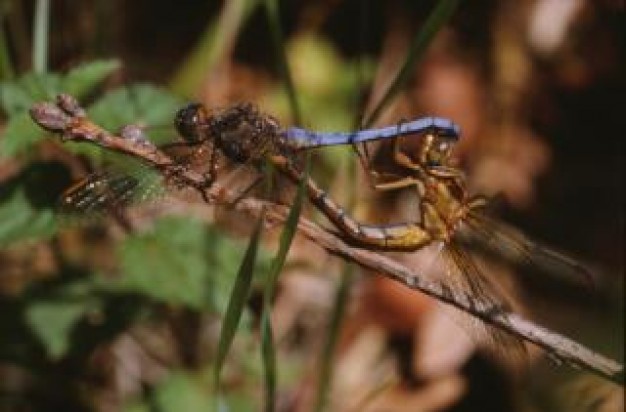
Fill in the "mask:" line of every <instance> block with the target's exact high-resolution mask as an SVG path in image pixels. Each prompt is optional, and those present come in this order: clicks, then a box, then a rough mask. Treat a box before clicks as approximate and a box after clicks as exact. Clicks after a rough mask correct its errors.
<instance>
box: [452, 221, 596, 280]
mask: <svg viewBox="0 0 626 412" xmlns="http://www.w3.org/2000/svg"><path fill="white" fill-rule="evenodd" d="M465 223H467V229H469V230H461V231H459V236H460V237H459V239H460V242H462V243H465V244H468V245H477V246H479V247H481V248H484V249H486V250H485V251H486V252H488V253H491V254H493V255H495V256H496V257H498V258H500V259H504V260H505V261H507V262H509V263H511V264H513V265H516V266H527V267H532V268H534V269H538V270H540V271H543V272H547V273H550V274H552V275H554V276H555V277H558V279H559V280H561V281H565V282H568V283H572V284H577V285H579V286H581V285H582V286H585V287H591V286H593V284H594V281H593V278H594V274H593V272H592V271H591V269H589V268H588V267H586V266H585V265H583V264H581V263H580V262H578V261H577V260H576V259H574V258H571V257H569V256H567V255H565V254H563V253H560V252H556V251H554V250H552V249H550V248H549V247H547V246H544V245H541V244H539V243H537V242H534V241H532V240H531V239H529V238H528V237H526V236H525V235H524V234H523V233H522V232H520V231H519V230H517V229H514V228H512V227H510V226H508V225H506V224H504V223H502V222H499V221H497V220H495V219H493V218H491V217H489V216H487V215H485V214H483V213H480V212H472V213H470V214H469V215H468V216H467V218H466V219H465Z"/></svg>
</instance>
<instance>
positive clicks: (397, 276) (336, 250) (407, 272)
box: [30, 95, 624, 384]
mask: <svg viewBox="0 0 626 412" xmlns="http://www.w3.org/2000/svg"><path fill="white" fill-rule="evenodd" d="M30 113H31V116H32V118H33V120H34V121H35V122H36V123H37V124H39V125H40V126H41V127H43V128H44V129H46V130H48V131H51V132H54V133H60V134H62V136H63V139H65V140H72V141H87V142H90V143H93V144H96V145H99V146H102V147H104V148H106V149H109V150H114V151H117V152H121V153H124V154H127V155H130V156H133V157H135V158H137V159H140V160H142V161H144V162H145V163H147V164H148V165H150V166H152V167H154V168H156V169H158V170H159V171H161V172H163V173H175V174H176V176H177V178H178V179H179V180H182V181H184V182H186V183H188V184H189V185H190V186H192V187H195V188H196V189H198V190H200V191H202V194H203V196H204V197H205V198H206V199H220V198H221V199H223V198H224V193H225V190H226V189H225V188H222V187H218V185H212V186H211V187H207V182H206V177H205V176H203V175H201V174H199V173H197V172H194V171H193V170H190V169H188V168H180V167H179V166H177V165H176V163H175V162H174V161H173V160H172V159H171V158H170V157H169V156H168V155H166V154H165V153H163V152H162V151H161V150H159V149H158V148H157V147H156V146H154V145H152V144H149V143H146V142H142V143H141V144H138V143H137V140H133V139H129V138H128V137H126V138H124V137H121V136H117V135H114V134H112V133H110V132H108V131H106V130H104V129H102V128H101V127H100V126H98V125H96V124H94V123H93V122H91V121H90V120H89V119H88V118H87V116H86V114H85V112H84V110H83V109H82V108H81V107H80V106H79V105H78V103H77V102H76V100H75V99H74V98H72V97H71V96H68V95H60V96H59V97H58V98H57V102H56V104H52V103H48V102H45V103H38V104H36V105H34V106H33V107H32V108H31V111H30ZM171 169H174V171H172V170H171ZM264 206H265V207H266V209H267V218H268V219H270V220H274V221H278V222H283V221H284V220H285V219H286V217H287V214H288V209H287V208H286V207H284V206H280V205H276V204H268V203H267V202H263V201H261V200H258V199H254V198H245V199H242V200H241V201H239V202H238V203H237V204H236V206H235V208H236V209H237V210H240V211H244V212H246V213H249V214H252V215H255V216H259V215H260V213H261V211H262V210H263V207H264ZM298 230H299V231H300V233H302V234H303V235H304V236H306V237H307V238H309V239H310V240H312V241H313V242H315V243H317V244H318V245H320V246H321V247H323V248H324V249H326V250H327V251H328V252H330V253H332V254H334V255H337V256H340V257H342V258H343V259H347V260H350V261H352V262H355V263H357V264H359V265H360V266H362V267H363V268H366V269H369V270H372V271H374V272H376V273H380V274H382V275H384V276H386V277H388V278H390V279H393V280H395V281H397V282H400V283H402V284H403V285H405V286H406V287H408V288H410V289H414V290H418V291H420V292H422V293H425V294H427V295H429V296H432V297H434V298H435V299H438V300H440V301H442V302H444V303H447V304H449V305H452V306H454V307H456V308H458V309H460V310H462V311H464V312H466V313H468V314H470V315H472V316H474V317H476V318H479V319H481V320H482V321H483V322H486V323H488V324H490V325H493V326H495V327H498V328H501V329H503V330H505V331H507V332H509V333H511V334H513V335H515V336H517V337H519V338H521V339H524V340H527V341H529V342H532V343H534V344H536V345H537V346H539V347H541V348H543V349H544V350H546V351H547V352H548V354H549V355H551V357H552V358H554V359H557V360H559V361H562V362H564V363H567V364H570V365H572V366H574V367H579V368H584V369H588V370H589V371H591V372H594V373H596V374H598V375H600V376H602V377H604V378H606V379H609V380H611V381H613V382H616V383H620V384H623V380H624V376H623V375H624V367H623V365H621V364H620V363H618V362H616V361H614V360H612V359H609V358H606V357H604V356H602V355H600V354H598V353H596V352H594V351H592V350H590V349H588V348H586V347H584V346H582V345H581V344H579V343H577V342H575V341H573V340H571V339H569V338H567V337H565V336H562V335H559V334H557V333H555V332H552V331H550V330H548V329H546V328H543V327H541V326H538V325H536V324H534V323H532V322H530V321H529V320H526V319H524V318H522V317H521V316H519V315H517V314H514V313H509V312H504V311H502V310H486V309H485V308H483V307H480V306H477V305H475V304H474V301H473V300H472V299H471V297H470V296H469V295H466V294H460V293H458V292H455V293H453V292H452V291H451V290H450V288H448V287H447V286H446V285H445V284H444V283H441V282H437V281H431V280H426V279H425V278H424V277H422V276H420V274H419V273H415V272H414V271H412V270H411V269H409V268H407V267H405V266H403V265H401V264H400V263H398V262H396V261H394V260H393V259H390V258H388V257H386V256H384V255H381V254H379V253H375V252H372V251H369V250H366V249H361V248H357V247H354V246H351V245H349V244H347V243H346V242H344V241H343V240H342V239H341V238H339V237H337V236H336V235H334V234H332V233H330V232H329V231H327V230H324V229H322V228H320V227H319V226H318V225H316V224H314V223H312V222H311V221H309V220H307V219H304V218H300V221H299V224H298Z"/></svg>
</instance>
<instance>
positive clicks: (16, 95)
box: [0, 73, 62, 117]
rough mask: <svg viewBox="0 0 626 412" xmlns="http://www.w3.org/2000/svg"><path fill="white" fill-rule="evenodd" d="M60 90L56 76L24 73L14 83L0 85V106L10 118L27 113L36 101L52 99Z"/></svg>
mask: <svg viewBox="0 0 626 412" xmlns="http://www.w3.org/2000/svg"><path fill="white" fill-rule="evenodd" d="M61 90H62V89H61V77H60V76H59V75H57V74H54V73H46V74H36V73H26V74H24V75H23V76H21V77H20V78H19V79H17V80H16V81H14V82H3V83H0V104H1V105H2V108H3V110H4V111H5V112H6V113H7V114H8V115H9V117H10V116H14V115H16V114H20V113H22V112H25V111H27V110H28V109H29V108H30V106H31V105H32V104H33V103H34V102H36V101H39V100H52V99H54V97H55V96H56V95H57V94H59V93H60V92H61Z"/></svg>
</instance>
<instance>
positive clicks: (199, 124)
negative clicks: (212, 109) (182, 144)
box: [174, 103, 207, 143]
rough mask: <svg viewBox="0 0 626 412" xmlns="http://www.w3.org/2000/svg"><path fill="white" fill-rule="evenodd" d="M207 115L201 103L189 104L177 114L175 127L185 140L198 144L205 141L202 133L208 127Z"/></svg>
mask: <svg viewBox="0 0 626 412" xmlns="http://www.w3.org/2000/svg"><path fill="white" fill-rule="evenodd" d="M206 121H207V113H206V110H205V109H204V106H202V105H201V104H200V103H189V104H188V105H187V106H185V107H183V108H182V109H180V110H179V111H178V113H176V117H175V119H174V126H175V127H176V130H177V131H178V133H179V134H180V135H181V137H182V138H183V139H185V140H186V141H187V142H190V143H197V142H199V141H201V140H203V139H204V136H203V134H202V133H201V131H202V129H203V128H204V126H205V125H206Z"/></svg>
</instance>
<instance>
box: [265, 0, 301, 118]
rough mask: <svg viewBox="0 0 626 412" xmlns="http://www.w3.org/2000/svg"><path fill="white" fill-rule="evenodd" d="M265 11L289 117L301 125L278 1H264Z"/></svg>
mask: <svg viewBox="0 0 626 412" xmlns="http://www.w3.org/2000/svg"><path fill="white" fill-rule="evenodd" d="M265 10H266V11H267V20H268V23H269V26H270V32H271V35H272V41H273V43H274V54H275V57H276V60H277V62H278V70H279V72H280V75H281V77H282V79H283V81H284V82H285V89H286V91H287V98H288V99H289V106H290V107H291V115H292V116H293V120H294V122H295V124H297V125H301V124H302V115H301V112H300V106H299V104H298V99H297V96H296V89H295V86H294V84H293V78H292V77H291V71H290V70H289V64H288V62H287V56H286V55H285V50H286V48H285V41H284V38H283V32H282V30H281V28H280V18H279V15H278V1H277V0H265Z"/></svg>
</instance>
